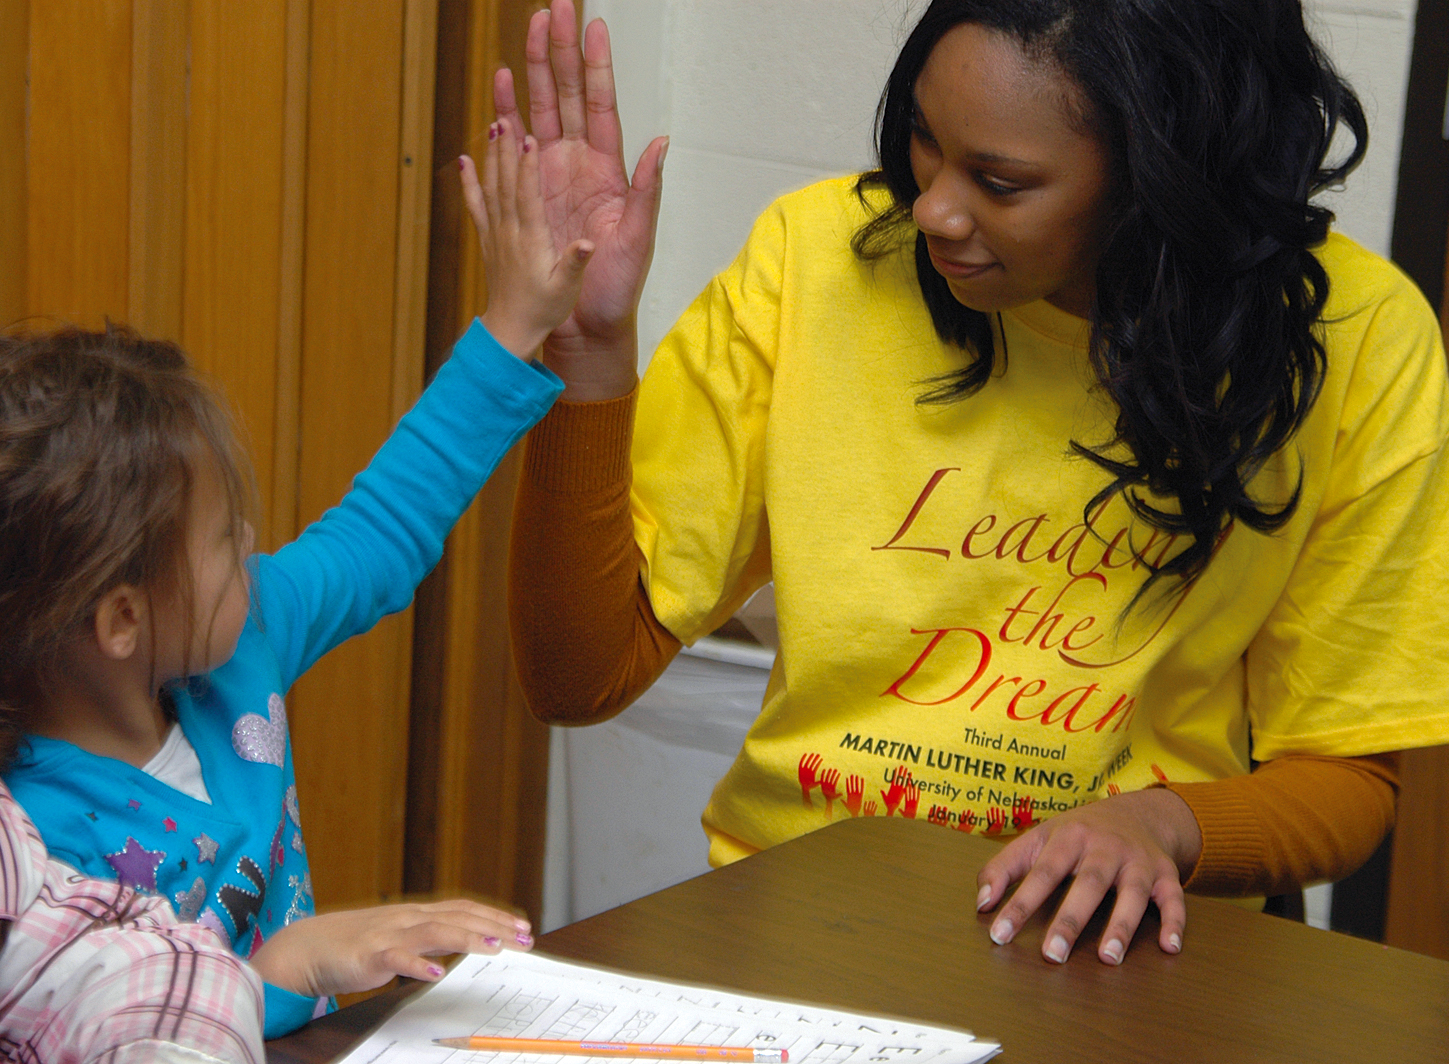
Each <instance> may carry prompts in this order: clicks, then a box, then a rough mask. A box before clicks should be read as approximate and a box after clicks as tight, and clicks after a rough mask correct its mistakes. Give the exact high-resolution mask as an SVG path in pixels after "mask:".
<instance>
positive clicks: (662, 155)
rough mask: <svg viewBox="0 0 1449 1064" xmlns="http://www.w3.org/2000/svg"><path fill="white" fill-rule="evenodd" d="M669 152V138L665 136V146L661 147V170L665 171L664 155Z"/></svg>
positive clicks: (661, 171)
mask: <svg viewBox="0 0 1449 1064" xmlns="http://www.w3.org/2000/svg"><path fill="white" fill-rule="evenodd" d="M668 154H669V138H668V137H665V138H664V147H662V148H660V149H659V172H660V173H661V174H662V173H664V157H665V156H666V155H668Z"/></svg>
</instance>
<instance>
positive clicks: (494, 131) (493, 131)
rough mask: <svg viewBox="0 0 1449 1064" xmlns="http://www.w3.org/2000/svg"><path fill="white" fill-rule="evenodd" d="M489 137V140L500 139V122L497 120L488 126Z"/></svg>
mask: <svg viewBox="0 0 1449 1064" xmlns="http://www.w3.org/2000/svg"><path fill="white" fill-rule="evenodd" d="M488 139H489V140H497V139H498V123H497V122H494V123H493V124H492V125H491V126H489V127H488Z"/></svg>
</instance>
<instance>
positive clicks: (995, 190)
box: [976, 174, 1021, 196]
mask: <svg viewBox="0 0 1449 1064" xmlns="http://www.w3.org/2000/svg"><path fill="white" fill-rule="evenodd" d="M976 183H977V184H979V185H980V186H981V187H982V188H984V189H985V190H986V191H987V192H989V193H991V194H992V195H993V196H1010V195H1012V194H1013V193H1016V192H1020V191H1021V189H1020V188H1018V187H1017V186H1016V185H1008V184H1006V183H1005V182H1003V181H998V180H996V178H994V177H991V176H989V175H987V174H977V175H976Z"/></svg>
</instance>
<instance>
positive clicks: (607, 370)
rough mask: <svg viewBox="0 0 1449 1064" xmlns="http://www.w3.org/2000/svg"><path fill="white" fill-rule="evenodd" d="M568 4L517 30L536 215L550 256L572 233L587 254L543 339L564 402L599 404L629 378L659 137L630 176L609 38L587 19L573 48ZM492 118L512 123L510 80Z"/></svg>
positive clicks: (659, 162)
mask: <svg viewBox="0 0 1449 1064" xmlns="http://www.w3.org/2000/svg"><path fill="white" fill-rule="evenodd" d="M577 26H578V23H577V20H576V17H575V12H574V5H573V3H572V0H554V3H553V7H552V10H551V11H540V12H538V13H537V14H535V15H534V16H533V19H532V21H531V22H530V23H529V26H528V44H527V56H528V95H529V119H530V122H529V124H530V126H531V127H532V130H533V137H534V139H535V140H536V141H537V143H538V165H539V180H540V188H541V190H542V194H543V202H544V212H545V217H546V219H547V222H548V225H549V227H550V228H551V230H552V231H553V238H554V243H555V246H556V248H557V249H558V251H559V253H560V254H562V253H563V252H564V250H565V249H566V248H567V247H569V246H570V245H572V244H574V243H575V242H577V241H580V240H586V241H588V242H589V243H591V244H593V245H594V247H595V249H596V250H595V252H594V255H593V259H592V261H591V262H590V263H589V267H588V269H587V270H586V271H585V274H584V281H583V288H582V290H581V292H580V293H579V300H578V304H577V305H576V306H575V308H574V312H573V313H572V314H571V315H570V316H569V317H568V318H567V319H565V320H564V322H563V323H562V324H561V325H559V326H558V327H557V328H556V329H554V331H553V333H552V335H550V337H549V339H548V340H547V341H546V342H545V344H544V349H543V354H544V362H545V363H546V364H547V365H548V366H549V368H550V369H552V370H553V371H554V372H556V373H557V374H558V375H559V376H560V377H562V378H563V380H564V381H565V382H566V384H567V385H568V389H567V391H566V392H565V393H564V395H565V398H568V399H573V400H594V399H611V398H614V397H616V396H619V395H623V394H625V393H626V392H628V391H629V390H630V389H631V388H633V386H634V383H635V379H636V378H635V372H636V371H635V365H636V360H637V339H636V335H635V311H636V308H637V306H638V303H639V296H640V293H641V292H642V291H643V288H644V278H645V276H646V275H647V273H648V271H649V263H650V260H651V258H652V257H653V254H654V229H655V224H656V222H657V221H658V217H659V196H660V190H661V187H662V186H661V172H662V169H663V166H664V154H665V151H666V149H667V148H668V141H667V139H666V138H664V137H660V138H658V139H656V140H654V141H653V142H652V143H651V144H650V145H649V146H648V147H647V148H646V149H645V150H644V153H643V155H642V156H640V158H639V162H638V165H637V166H636V167H635V169H634V178H633V181H632V182H630V180H629V177H628V174H627V172H626V171H625V168H624V154H623V138H622V136H621V133H620V128H619V113H618V107H617V103H616V99H615V93H614V71H613V60H612V57H611V55H610V52H609V33H608V30H607V29H606V28H605V26H604V24H603V22H602V21H599V20H595V21H594V22H593V23H591V24H590V25H589V27H588V29H587V31H586V32H585V34H584V42H583V49H582V51H580V48H579V40H578V30H577ZM494 101H495V104H496V106H497V110H498V117H499V120H500V121H502V122H507V123H510V124H512V125H513V127H514V128H515V129H521V128H523V120H522V116H521V115H520V114H519V111H518V100H517V94H516V93H515V91H514V84H513V75H512V73H511V72H510V71H508V70H500V71H499V72H498V74H497V76H496V78H495V80H494Z"/></svg>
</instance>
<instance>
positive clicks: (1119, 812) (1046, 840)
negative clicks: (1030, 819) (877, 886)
mask: <svg viewBox="0 0 1449 1064" xmlns="http://www.w3.org/2000/svg"><path fill="white" fill-rule="evenodd" d="M1201 853H1202V833H1201V832H1200V831H1199V830H1198V825H1197V819H1196V818H1195V817H1194V816H1193V814H1192V810H1190V809H1189V808H1188V806H1187V803H1186V802H1184V801H1183V800H1182V799H1181V798H1179V797H1178V796H1177V795H1176V794H1174V793H1173V792H1172V791H1169V790H1166V789H1163V788H1153V789H1151V790H1145V791H1133V792H1129V793H1127V794H1120V795H1115V796H1113V797H1111V798H1105V799H1103V800H1102V801H1099V802H1093V803H1091V804H1090V805H1084V806H1079V807H1078V808H1076V809H1072V810H1069V811H1068V812H1065V813H1061V814H1059V815H1057V816H1054V817H1052V818H1051V819H1049V820H1046V821H1044V822H1043V823H1041V824H1038V825H1037V826H1036V827H1034V828H1032V829H1031V830H1030V831H1028V832H1026V833H1024V834H1023V835H1021V836H1019V837H1018V838H1016V839H1013V840H1012V841H1011V842H1009V843H1007V844H1006V845H1005V846H1004V847H1003V848H1002V850H1001V852H1000V853H998V854H997V855H996V856H994V857H993V858H992V859H991V860H990V861H988V862H987V863H986V867H985V868H983V869H982V870H981V874H980V875H979V876H977V885H978V886H979V887H980V893H979V895H978V896H977V904H976V907H977V909H978V910H979V911H982V912H985V911H987V910H989V909H992V908H994V907H995V906H996V905H998V904H999V903H1000V902H1001V899H1002V898H1003V897H1004V896H1005V895H1006V891H1007V888H1009V887H1010V886H1011V884H1013V883H1016V882H1018V881H1020V886H1018V887H1017V889H1016V893H1015V894H1014V895H1012V897H1011V900H1010V901H1009V902H1007V903H1006V905H1004V906H1003V907H1002V909H1001V912H1000V914H999V915H998V916H997V918H996V920H995V921H994V922H993V923H992V925H991V938H992V941H994V942H996V943H998V944H1005V943H1007V942H1010V941H1011V940H1012V938H1013V937H1015V935H1016V933H1017V931H1019V930H1020V929H1021V928H1022V927H1023V926H1024V925H1025V924H1026V921H1027V920H1028V919H1029V918H1030V917H1031V915H1032V914H1033V913H1035V912H1036V911H1037V909H1039V908H1040V907H1041V905H1042V903H1043V902H1045V901H1046V900H1047V898H1048V897H1050V896H1051V894H1052V892H1053V891H1055V890H1056V889H1057V887H1058V886H1060V885H1061V884H1062V883H1063V882H1064V881H1065V880H1067V879H1068V878H1071V879H1072V884H1071V886H1070V887H1069V888H1068V890H1067V894H1066V897H1065V898H1064V899H1063V900H1062V903H1061V905H1060V906H1059V907H1058V908H1057V912H1056V916H1055V917H1054V918H1053V919H1052V922H1051V925H1050V926H1049V927H1048V928H1047V932H1046V937H1045V938H1044V940H1043V943H1042V955H1043V956H1044V957H1046V959H1047V960H1049V961H1054V962H1056V963H1058V964H1060V963H1062V962H1063V961H1065V960H1066V959H1067V955H1068V954H1069V953H1070V952H1071V950H1072V947H1073V946H1074V945H1075V944H1076V941H1077V937H1078V936H1079V935H1080V934H1081V933H1082V929H1083V928H1084V927H1086V926H1087V922H1088V921H1089V920H1090V919H1091V918H1092V914H1093V913H1095V912H1096V911H1097V906H1098V905H1100V904H1101V902H1102V899H1103V898H1104V897H1106V895H1107V892H1108V891H1109V890H1114V889H1115V890H1116V892H1117V899H1116V903H1115V904H1114V905H1113V907H1112V914H1111V916H1110V918H1109V919H1108V921H1107V927H1106V930H1104V931H1103V932H1102V937H1101V939H1100V940H1099V941H1098V944H1097V956H1098V957H1099V958H1100V959H1101V960H1102V961H1103V962H1104V963H1106V964H1120V963H1122V958H1123V957H1124V956H1125V955H1126V952H1127V947H1128V945H1129V944H1130V943H1131V942H1132V936H1133V935H1134V934H1135V933H1136V931H1137V925H1138V924H1139V923H1141V921H1142V915H1143V913H1145V912H1146V911H1147V904H1148V902H1149V901H1150V902H1154V903H1156V905H1157V909H1158V912H1159V913H1160V915H1161V918H1162V927H1161V930H1160V931H1159V932H1158V936H1157V944H1158V945H1159V946H1160V947H1161V948H1162V950H1163V951H1164V952H1167V953H1177V952H1178V951H1180V950H1181V949H1182V934H1183V929H1184V927H1185V926H1186V924H1187V908H1186V905H1185V903H1184V901H1183V892H1182V884H1183V882H1185V881H1186V879H1187V877H1188V876H1189V875H1191V873H1192V870H1193V868H1194V867H1195V866H1196V864H1197V860H1198V856H1199V855H1200V854H1201Z"/></svg>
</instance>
